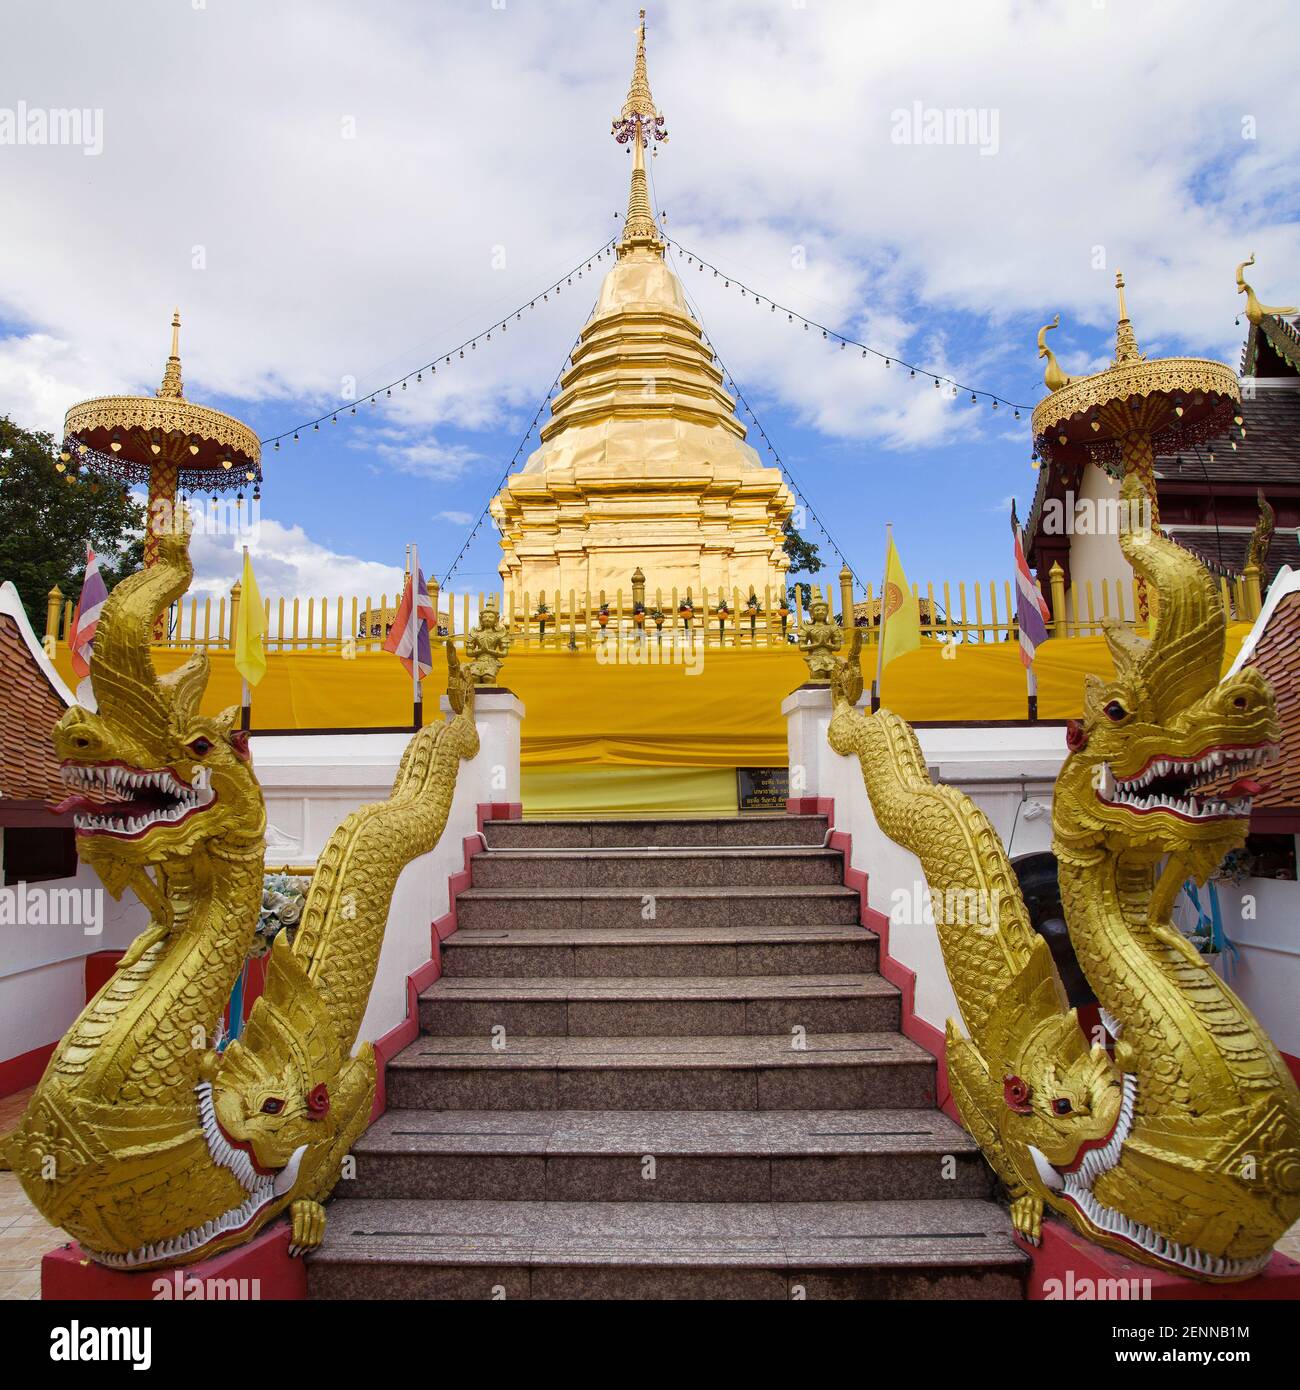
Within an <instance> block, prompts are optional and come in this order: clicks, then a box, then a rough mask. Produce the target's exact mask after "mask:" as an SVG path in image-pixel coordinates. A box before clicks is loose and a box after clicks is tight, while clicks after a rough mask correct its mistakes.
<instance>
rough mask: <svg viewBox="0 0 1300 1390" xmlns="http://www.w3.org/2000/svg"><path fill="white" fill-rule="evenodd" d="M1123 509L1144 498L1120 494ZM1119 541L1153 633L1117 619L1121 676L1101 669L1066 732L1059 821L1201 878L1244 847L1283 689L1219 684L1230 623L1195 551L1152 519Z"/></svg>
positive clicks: (1250, 678)
mask: <svg viewBox="0 0 1300 1390" xmlns="http://www.w3.org/2000/svg"><path fill="white" fill-rule="evenodd" d="M1121 497H1122V500H1123V501H1124V502H1125V503H1126V504H1127V505H1126V506H1125V507H1122V508H1121V512H1122V514H1124V515H1127V516H1129V517H1133V516H1136V515H1138V513H1139V508H1140V504H1141V501H1142V499H1143V497H1144V493H1143V491H1142V484H1141V483H1140V481H1139V480H1138V479H1137V478H1136V477H1132V476H1130V477H1129V478H1126V479H1125V482H1124V485H1123V488H1122V490H1121ZM1121 528H1122V529H1121V534H1120V545H1121V547H1122V549H1123V551H1124V554H1125V555H1126V556H1127V557H1128V559H1129V562H1130V563H1131V564H1132V566H1133V568H1134V570H1135V571H1136V572H1137V574H1138V575H1139V576H1140V577H1141V578H1142V579H1143V580H1144V581H1145V583H1146V584H1147V586H1148V593H1149V596H1150V597H1149V601H1150V603H1151V605H1152V608H1153V610H1154V616H1153V624H1152V634H1151V638H1150V640H1149V641H1147V640H1144V639H1143V638H1141V637H1139V636H1138V635H1137V634H1136V633H1135V632H1134V631H1133V630H1132V629H1131V628H1126V627H1120V626H1116V625H1112V626H1110V627H1108V628H1107V631H1106V637H1107V642H1108V644H1109V646H1110V649H1111V655H1112V657H1113V659H1114V663H1115V678H1114V680H1112V681H1102V680H1100V679H1098V678H1096V677H1090V678H1089V679H1088V682H1087V688H1086V691H1085V695H1084V716H1083V719H1082V721H1080V722H1078V723H1075V724H1073V725H1071V727H1070V729H1069V731H1068V734H1067V743H1068V745H1069V748H1070V756H1069V757H1068V758H1067V759H1066V762H1065V765H1064V766H1063V768H1062V769H1061V775H1060V778H1059V779H1058V782H1057V787H1056V798H1055V807H1054V821H1055V827H1056V832H1057V838H1058V840H1059V841H1060V842H1061V843H1062V844H1064V845H1065V846H1066V847H1069V846H1071V845H1074V846H1087V845H1102V846H1105V847H1106V848H1107V849H1108V850H1110V851H1112V852H1121V851H1122V852H1125V853H1127V854H1129V855H1130V856H1138V857H1145V858H1148V859H1150V860H1152V861H1154V860H1156V859H1159V858H1160V857H1162V856H1164V855H1173V856H1176V857H1177V858H1178V860H1179V871H1180V872H1182V871H1183V870H1187V871H1191V872H1196V871H1198V870H1200V871H1201V872H1199V873H1198V877H1203V876H1204V873H1206V872H1209V871H1210V870H1212V869H1213V868H1214V866H1215V865H1216V864H1217V863H1218V862H1219V861H1220V860H1221V859H1222V857H1223V855H1225V854H1226V853H1227V852H1228V851H1229V850H1231V849H1235V848H1237V847H1238V846H1239V845H1241V844H1242V843H1243V842H1244V838H1245V834H1246V828H1247V824H1248V820H1249V815H1250V803H1251V797H1252V796H1254V795H1256V794H1257V793H1258V792H1259V791H1260V790H1262V784H1261V783H1260V782H1258V781H1257V780H1256V778H1255V776H1254V773H1255V771H1256V769H1257V768H1259V767H1260V766H1261V765H1262V764H1264V763H1266V762H1268V761H1270V760H1271V759H1273V758H1274V757H1275V756H1276V754H1277V743H1278V739H1279V737H1280V735H1279V729H1278V724H1277V717H1276V712H1275V710H1274V705H1273V696H1272V692H1271V690H1270V689H1269V686H1268V683H1267V682H1266V681H1265V680H1264V679H1263V677H1262V676H1260V675H1259V674H1258V672H1255V671H1252V670H1244V671H1241V672H1238V673H1237V674H1236V675H1234V676H1231V677H1229V678H1228V679H1226V680H1224V681H1222V682H1220V680H1219V672H1220V668H1221V665H1222V662H1223V653H1224V636H1225V618H1224V610H1223V602H1222V599H1221V598H1220V596H1219V590H1218V586H1217V585H1216V584H1215V582H1214V580H1213V578H1212V577H1211V576H1210V574H1209V573H1208V571H1206V569H1205V568H1204V566H1202V565H1201V564H1200V562H1199V561H1198V560H1197V559H1196V558H1195V556H1193V555H1191V554H1190V553H1189V552H1188V551H1185V550H1183V549H1182V548H1181V547H1180V546H1177V545H1175V544H1174V543H1173V542H1172V541H1169V540H1167V539H1166V538H1165V537H1163V536H1161V535H1160V534H1158V533H1157V532H1156V531H1154V530H1153V529H1151V528H1150V527H1145V528H1143V527H1138V526H1128V527H1126V526H1124V524H1123V516H1122V518H1121Z"/></svg>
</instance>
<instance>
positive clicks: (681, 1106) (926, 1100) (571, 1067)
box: [387, 1032, 935, 1110]
mask: <svg viewBox="0 0 1300 1390" xmlns="http://www.w3.org/2000/svg"><path fill="white" fill-rule="evenodd" d="M498 1042H499V1043H500V1044H501V1045H500V1046H499V1047H498V1046H497V1045H496V1044H497V1043H498ZM798 1042H799V1043H800V1044H801V1045H798V1046H797V1045H795V1043H796V1040H795V1039H794V1038H792V1037H788V1036H781V1035H776V1036H772V1037H748V1036H747V1037H735V1036H726V1035H724V1036H720V1037H719V1036H713V1037H689V1038H679V1037H632V1038H608V1037H598V1038H585V1037H583V1038H572V1037H560V1038H529V1037H511V1036H510V1035H508V1034H507V1035H506V1036H505V1037H504V1038H501V1039H494V1038H492V1037H489V1036H486V1035H483V1034H480V1035H478V1036H471V1037H429V1036H421V1037H419V1038H417V1039H416V1040H415V1041H414V1042H412V1043H411V1044H410V1045H409V1046H407V1047H405V1048H403V1050H402V1051H401V1052H399V1053H398V1054H397V1055H396V1056H395V1057H394V1058H393V1059H392V1060H391V1061H390V1062H389V1064H388V1072H387V1094H388V1104H389V1105H390V1106H393V1107H395V1108H397V1109H404V1110H426V1109H434V1108H437V1109H441V1110H873V1109H890V1110H898V1109H904V1110H908V1109H917V1108H921V1107H924V1106H929V1105H933V1104H934V1098H935V1062H934V1058H933V1057H931V1056H930V1054H929V1053H928V1052H925V1051H923V1050H922V1049H921V1048H919V1047H917V1045H916V1044H915V1043H913V1042H909V1041H908V1040H907V1039H906V1038H904V1037H903V1036H902V1035H901V1034H899V1033H889V1032H886V1033H817V1034H810V1035H808V1036H807V1037H801V1038H799V1039H798Z"/></svg>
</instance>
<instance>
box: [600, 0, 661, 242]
mask: <svg viewBox="0 0 1300 1390" xmlns="http://www.w3.org/2000/svg"><path fill="white" fill-rule="evenodd" d="M610 133H611V134H612V135H613V136H614V138H615V139H616V140H617V141H618V143H619V144H620V145H629V144H630V146H631V150H632V187H631V189H630V191H629V193H628V199H627V219H626V221H625V222H624V223H623V236H622V239H621V240H620V242H619V244H618V249H619V254H620V255H622V254H623V252H624V251H631V250H634V249H635V248H637V247H649V248H651V249H654V250H662V249H663V242H662V241H660V239H659V231H658V228H656V226H655V220H654V214H653V213H652V212H651V210H650V192H649V188H648V186H647V184H646V173H645V147H646V145H648V144H649V143H650V141H651V140H655V141H656V142H657V141H660V140H667V139H668V132H667V130H666V129H665V128H664V118H663V117H662V116H661V115H660V114H659V111H658V108H657V107H656V106H655V102H654V97H653V96H652V95H651V93H650V78H649V76H648V74H647V72H646V61H645V11H644V10H642V11H641V24H640V27H639V29H638V30H637V44H636V61H635V62H634V64H633V65H632V85H631V86H630V87H629V88H628V91H627V100H626V101H625V102H624V103H623V109H622V111H621V112H620V113H619V114H618V115H617V116H616V117H615V118H614V122H613V125H612V127H611V131H610Z"/></svg>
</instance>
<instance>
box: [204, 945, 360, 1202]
mask: <svg viewBox="0 0 1300 1390" xmlns="http://www.w3.org/2000/svg"><path fill="white" fill-rule="evenodd" d="M340 1065H341V1058H340V1056H339V1045H338V1036H337V1033H336V1030H335V1028H334V1025H333V1022H332V1021H331V1019H330V1015H329V1011H328V1009H327V1008H326V1006H325V1004H324V1001H323V1000H322V999H321V997H320V995H319V993H318V992H317V990H316V987H315V985H314V984H313V983H312V982H311V980H310V979H309V978H308V977H307V975H306V973H305V972H304V970H303V968H302V966H301V964H300V963H299V962H298V960H297V958H296V957H295V956H294V953H293V948H292V947H291V946H290V944H289V941H288V939H287V937H286V936H285V934H284V933H283V932H281V933H280V934H279V935H278V936H277V937H276V939H275V944H274V946H273V947H272V948H271V963H270V966H269V968H268V970H267V977H266V989H265V992H264V993H263V994H262V996H261V997H260V998H259V999H258V1001H257V1003H256V1004H254V1005H253V1011H252V1014H251V1015H250V1017H249V1020H248V1026H247V1029H246V1030H245V1033H244V1036H243V1038H242V1039H239V1040H237V1041H235V1042H232V1043H230V1044H229V1045H228V1046H227V1047H226V1049H225V1051H224V1052H221V1053H212V1054H210V1056H209V1058H208V1059H207V1061H206V1064H205V1068H204V1070H205V1074H206V1075H207V1076H208V1077H209V1078H210V1079H211V1081H212V1099H213V1105H214V1108H215V1111H216V1118H217V1123H218V1124H219V1125H220V1127H221V1133H222V1135H223V1137H224V1138H225V1140H226V1142H227V1143H229V1144H231V1145H233V1146H235V1147H236V1148H238V1149H240V1150H241V1151H243V1152H244V1153H246V1154H247V1155H248V1157H249V1158H250V1159H251V1161H252V1163H253V1166H254V1168H255V1169H256V1170H257V1171H258V1172H259V1173H262V1174H275V1173H280V1172H282V1171H283V1170H284V1169H285V1168H287V1167H288V1166H289V1164H290V1163H292V1162H293V1161H294V1155H295V1154H298V1153H299V1151H300V1150H302V1148H303V1147H304V1146H305V1145H306V1146H310V1145H314V1144H316V1143H318V1142H319V1141H320V1140H321V1139H323V1138H327V1137H330V1138H332V1136H333V1134H334V1128H335V1123H334V1122H336V1121H337V1119H338V1116H337V1115H335V1116H334V1117H333V1122H332V1121H331V1116H330V1111H331V1106H332V1098H331V1095H330V1084H331V1083H332V1082H333V1081H334V1080H335V1078H336V1077H337V1075H338V1072H339V1069H340Z"/></svg>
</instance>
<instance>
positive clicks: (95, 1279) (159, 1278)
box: [41, 1221, 307, 1303]
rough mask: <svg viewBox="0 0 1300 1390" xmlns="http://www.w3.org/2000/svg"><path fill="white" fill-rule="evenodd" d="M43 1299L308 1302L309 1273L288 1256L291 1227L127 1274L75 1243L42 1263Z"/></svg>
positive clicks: (276, 1226) (280, 1224) (283, 1224)
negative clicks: (206, 1255) (185, 1261)
mask: <svg viewBox="0 0 1300 1390" xmlns="http://www.w3.org/2000/svg"><path fill="white" fill-rule="evenodd" d="M41 1297H42V1298H43V1299H69V1300H82V1299H84V1300H90V1301H99V1300H106V1301H107V1300H113V1301H116V1300H120V1299H127V1300H131V1299H135V1300H140V1301H149V1302H152V1301H154V1300H165V1299H183V1300H185V1301H187V1302H193V1301H196V1300H200V1299H218V1300H223V1301H225V1302H227V1303H230V1302H235V1301H238V1300H248V1301H250V1302H251V1301H262V1302H265V1301H267V1300H272V1301H275V1300H279V1301H284V1300H286V1299H301V1298H306V1297H307V1271H306V1268H305V1267H304V1265H303V1262H302V1260H301V1259H290V1257H289V1223H288V1222H287V1221H276V1222H273V1223H272V1224H271V1225H270V1226H268V1227H267V1228H266V1230H264V1231H262V1232H261V1233H260V1234H259V1235H257V1236H256V1237H254V1239H252V1240H250V1241H249V1242H248V1244H247V1245H241V1246H239V1247H238V1248H237V1249H234V1250H227V1251H226V1252H225V1253H224V1254H222V1255H214V1256H213V1257H212V1258H211V1259H210V1260H200V1261H199V1262H198V1263H197V1264H192V1265H173V1266H170V1267H163V1268H160V1269H149V1270H142V1271H141V1272H140V1273H139V1274H127V1273H123V1272H121V1271H119V1270H115V1269H105V1268H104V1266H103V1265H97V1264H95V1262H94V1261H93V1260H89V1259H87V1258H86V1256H85V1255H83V1254H82V1253H81V1247H80V1246H79V1245H77V1244H75V1243H73V1244H70V1245H63V1246H60V1247H59V1249H57V1250H51V1251H50V1253H49V1254H48V1255H46V1256H45V1258H44V1259H43V1260H42V1261H41Z"/></svg>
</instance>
